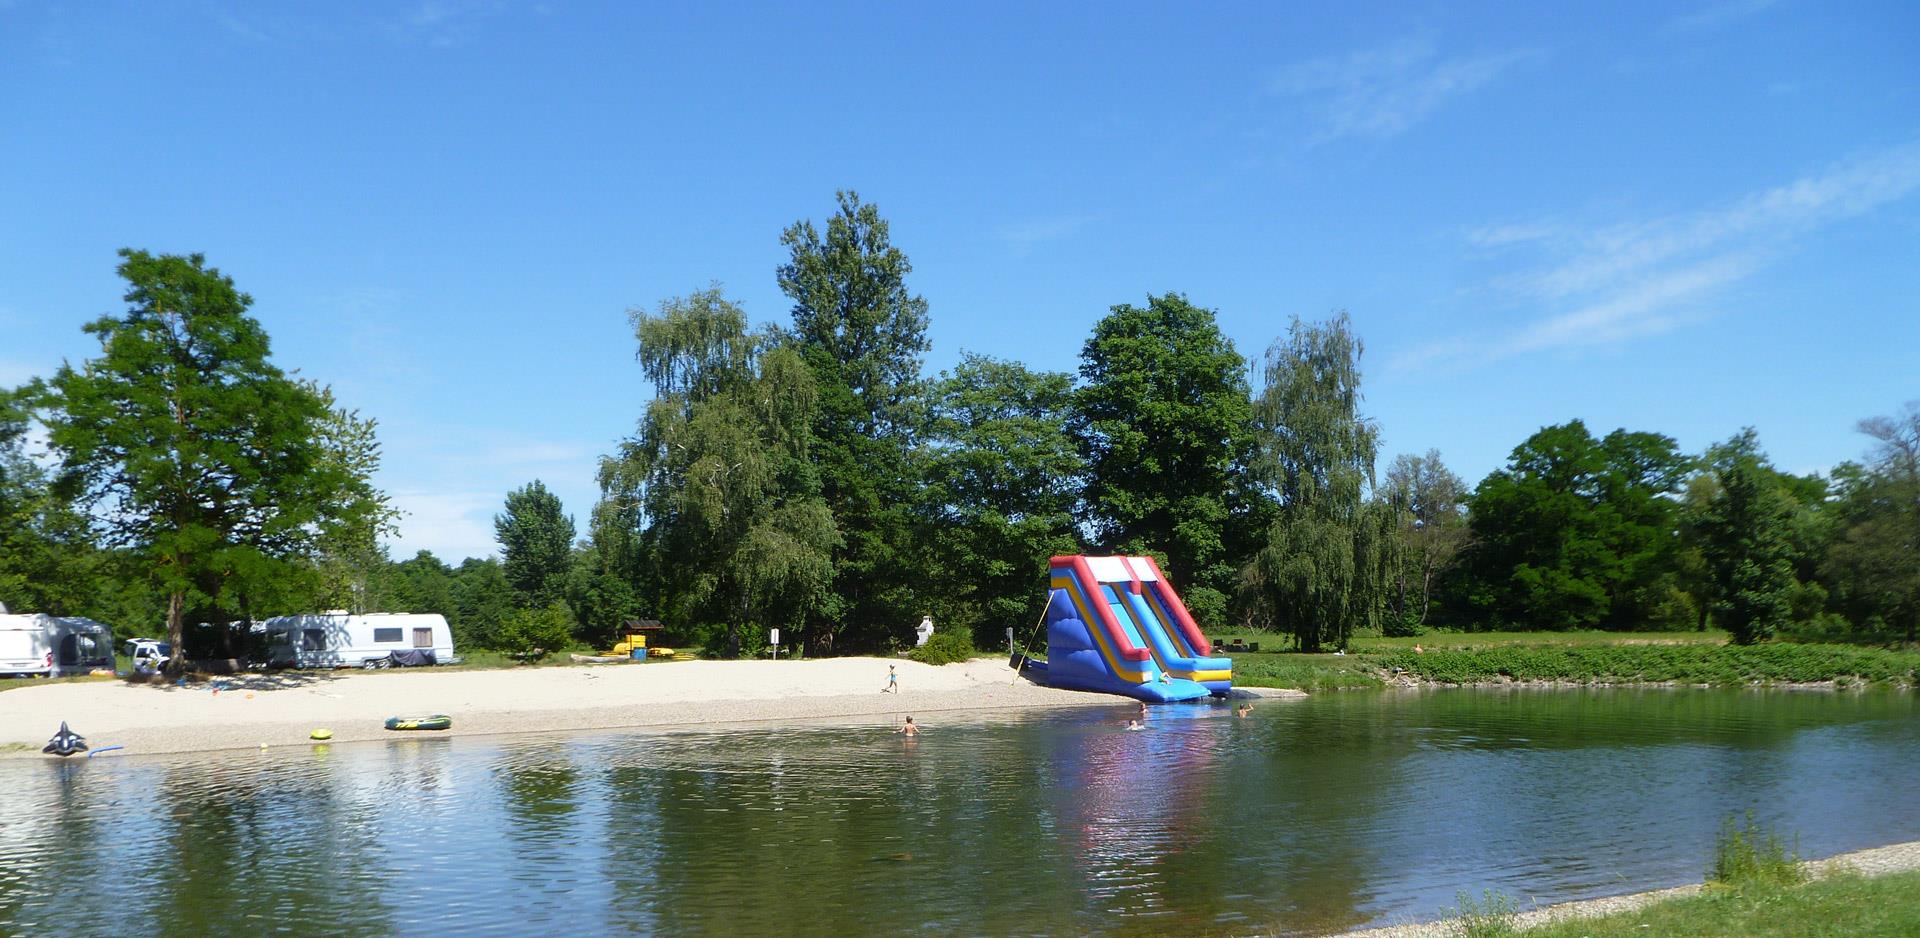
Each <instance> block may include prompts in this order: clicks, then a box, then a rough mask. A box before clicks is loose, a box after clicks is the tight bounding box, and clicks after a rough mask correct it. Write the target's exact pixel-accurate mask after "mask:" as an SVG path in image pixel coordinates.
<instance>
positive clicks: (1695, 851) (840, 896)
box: [0, 690, 1920, 938]
mask: <svg viewBox="0 0 1920 938" xmlns="http://www.w3.org/2000/svg"><path fill="white" fill-rule="evenodd" d="M1132 709H1133V708H1132V707H1131V706H1125V705H1116V706H1114V707H1112V708H1101V709H1091V710H1076V711H1066V712H1052V713H1045V714H1039V715H1030V716H1025V717H1005V716H1000V717H983V716H979V715H974V716H969V717H958V716H949V717H945V718H943V717H941V716H940V715H937V714H928V715H924V716H923V717H922V719H923V720H924V721H925V722H927V723H928V724H930V726H929V728H928V730H927V732H926V734H925V735H924V736H922V737H921V738H919V739H917V740H906V739H903V738H902V737H899V736H895V735H893V734H891V733H890V732H889V731H888V728H887V727H882V726H845V725H840V726H799V727H795V726H785V727H766V728H756V729H741V730H728V731H726V732H714V733H682V734H649V733H621V734H598V735H589V736H577V737H570V738H558V737H534V738H496V739H472V740H450V739H438V740H436V739H424V738H407V739H398V740H394V741H392V742H389V743H384V744H362V745H351V746H349V745H341V746H333V747H327V746H316V747H314V748H313V749H312V750H311V751H307V750H287V751H281V752H268V753H264V754H262V753H251V752H229V753H219V754H214V755H207V756H190V757H165V756H156V757H147V758H114V757H108V756H102V757H100V758H97V759H93V760H85V759H81V760H75V761H68V762H54V761H50V760H49V761H41V760H37V759H36V760H12V761H7V762H4V763H0V934H23V935H25V934H63V935H132V934H143V935H180V936H196V938H200V936H207V935H223V934H258V933H271V932H276V931H277V932H283V933H289V934H299V935H321V934H328V935H388V934H410V935H441V934H454V933H468V934H492V933H500V934H528V933H529V926H530V925H533V924H535V923H538V924H540V925H542V926H546V927H550V928H552V929H554V930H556V933H559V932H564V933H567V934H578V935H599V934H634V933H643V934H662V935H696V934H698V935H705V934H821V935H843V934H871V933H878V932H893V933H903V934H911V933H918V934H927V935H952V934H980V935H1012V934H1049V935H1052V934H1101V935H1157V934H1169V933H1176V932H1193V931H1196V930H1197V931H1200V932H1204V933H1208V934H1219V933H1227V934H1233V933H1252V932H1275V931H1277V932H1281V933H1302V934H1312V933H1323V932H1329V931H1337V930H1340V929H1344V928H1350V927H1356V926H1360V925H1364V924H1368V923H1379V922H1383V921H1401V920H1407V919H1413V918H1430V917H1433V916H1435V915H1437V914H1438V913H1439V912H1440V911H1441V910H1442V909H1444V908H1445V907H1446V906H1448V905H1451V904H1452V903H1453V902H1454V897H1455V895H1456V893H1457V892H1458V891H1459V890H1463V889H1464V890H1471V891H1474V892H1476V893H1477V892H1478V891H1479V890H1481V889H1497V890H1500V891H1502V892H1505V893H1507V894H1510V895H1513V896H1516V897H1520V898H1521V899H1522V900H1523V901H1529V900H1537V901H1540V902H1552V901H1560V900H1566V899H1574V898H1581V897H1589V896H1596V895H1606V894H1613V893H1620V892H1627V891H1633V890H1639V889H1646V888H1653V887H1658V886H1667V885H1674V884H1678V883H1683V882H1692V881H1696V880H1698V879H1699V878H1700V877H1701V875H1702V873H1703V872H1704V870H1705V867H1706V863H1707V858H1708V855H1709V854H1710V852H1711V849H1712V842H1713V836H1714V833H1715V831H1716V829H1717V828H1718V825H1719V823H1720V820H1721V819H1722V818H1723V817H1725V816H1726V815H1727V814H1728V813H1730V812H1743V811H1745V810H1747V809H1749V808H1751V809H1753V810H1754V811H1755V812H1756V815H1757V816H1758V817H1759V818H1761V819H1763V820H1766V821H1769V822H1771V823H1774V824H1776V825H1778V826H1779V827H1780V828H1781V829H1783V830H1787V831H1790V832H1797V833H1798V835H1799V838H1800V847H1801V850H1802V852H1804V853H1805V854H1807V855H1810V856H1814V855H1825V854H1830V853H1835V852H1840V851H1844V850H1850V849H1856V848H1860V847H1868V846H1876V845H1880V844H1886V843H1892V842H1897V841H1904V840H1916V839H1920V772H1915V771H1914V767H1915V765H1916V764H1920V720H1917V719H1916V718H1915V717H1916V713H1915V705H1914V701H1913V698H1912V697H1911V696H1908V695H1897V694H1876V695H1865V696H1861V695H1834V694H1825V693H1791V692H1775V693H1759V692H1707V691H1518V692H1513V691H1466V690H1461V691H1434V692H1426V693H1384V694H1378V693H1352V694H1344V695H1342V694H1329V695H1322V696H1317V697H1314V698H1312V699H1309V700H1304V701H1296V702H1270V703H1264V704H1261V705H1260V707H1259V709H1258V710H1256V711H1255V714H1254V716H1253V717H1251V718H1249V719H1244V720H1242V719H1236V718H1235V717H1234V716H1233V713H1232V711H1231V710H1230V709H1228V708H1227V707H1226V706H1224V705H1219V706H1215V705H1192V706H1170V707H1161V708H1158V709H1156V710H1155V711H1154V714H1153V718H1152V721H1151V726H1152V729H1151V730H1150V731H1148V732H1143V733H1130V732H1126V731H1125V730H1124V729H1122V727H1121V724H1122V723H1124V721H1125V720H1126V718H1127V717H1128V716H1129V715H1130V713H1131V711H1132ZM100 742H102V743H103V744H104V743H105V742H110V741H105V740H102V741H100Z"/></svg>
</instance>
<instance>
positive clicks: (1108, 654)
mask: <svg viewBox="0 0 1920 938" xmlns="http://www.w3.org/2000/svg"><path fill="white" fill-rule="evenodd" d="M1051 582H1052V585H1053V588H1054V589H1057V590H1066V591H1067V598H1068V599H1070V600H1072V601H1073V608H1074V609H1075V610H1077V611H1078V612H1079V613H1080V621H1081V622H1082V623H1083V624H1085V625H1086V627H1087V634H1088V635H1090V636H1092V637H1093V647H1095V648H1098V649H1100V657H1102V658H1104V659H1106V662H1107V667H1109V668H1112V669H1113V673H1114V674H1115V675H1117V676H1119V678H1120V679H1121V680H1123V681H1127V682H1129V683H1133V684H1145V683H1147V672H1146V671H1145V670H1132V669H1128V668H1126V667H1124V666H1122V665H1121V664H1120V661H1119V658H1120V656H1119V654H1118V652H1117V650H1116V649H1111V648H1108V647H1107V635H1106V634H1105V632H1106V629H1105V628H1103V627H1102V626H1101V625H1100V620H1098V619H1095V618H1094V617H1093V614H1092V613H1091V612H1089V611H1088V609H1087V607H1086V604H1085V603H1082V602H1081V601H1080V590H1079V589H1078V588H1076V587H1075V585H1074V582H1073V577H1071V576H1065V577H1054V578H1053V579H1052V581H1051ZM1088 601H1089V602H1091V600H1088ZM1147 654H1148V655H1149V656H1151V655H1152V654H1153V649H1151V648H1149V649H1147ZM1148 660H1152V659H1151V657H1149V659H1148Z"/></svg>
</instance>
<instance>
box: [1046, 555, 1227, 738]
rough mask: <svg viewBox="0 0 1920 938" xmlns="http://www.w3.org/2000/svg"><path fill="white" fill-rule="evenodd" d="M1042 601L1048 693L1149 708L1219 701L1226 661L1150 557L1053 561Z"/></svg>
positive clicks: (1224, 687)
mask: <svg viewBox="0 0 1920 938" xmlns="http://www.w3.org/2000/svg"><path fill="white" fill-rule="evenodd" d="M1050 565H1051V567H1052V571H1053V576H1052V584H1051V590H1050V591H1049V595H1048V598H1047V612H1046V617H1045V621H1046V624H1047V661H1046V663H1045V664H1044V665H1041V664H1039V663H1038V662H1034V663H1030V664H1029V665H1028V667H1029V668H1031V669H1032V670H1034V671H1035V672H1036V673H1035V676H1036V677H1039V678H1041V679H1042V680H1044V681H1045V683H1047V684H1048V685H1049V686H1052V687H1064V688H1068V689H1071V690H1089V691H1101V692H1104V693H1110V694H1124V695H1126V696H1128V697H1136V698H1139V699H1141V700H1146V701H1152V702H1155V703H1166V702H1171V701H1176V700H1197V699H1199V698H1202V697H1207V696H1209V695H1215V696H1225V695H1226V693H1227V691H1228V689H1230V688H1231V687H1232V686H1233V662H1232V660H1230V659H1227V658H1214V657H1211V656H1209V654H1208V652H1209V651H1211V648H1210V646H1209V645H1208V643H1207V638H1206V636H1205V635H1203V634H1201V632H1200V628H1199V626H1197V625H1195V624H1194V621H1193V617H1192V616H1191V615H1189V614H1188V613H1187V607H1186V604H1185V603H1182V602H1181V601H1180V596H1179V594H1178V593H1176V592H1174V589H1173V584H1172V583H1170V582H1168V581H1167V578H1166V576H1165V575H1163V574H1162V573H1161V572H1160V565H1159V564H1157V563H1155V562H1154V560H1153V558H1152V557H1087V556H1082V555H1078V554H1075V555H1072V556H1066V557H1055V558H1053V559H1052V561H1051V564H1050Z"/></svg>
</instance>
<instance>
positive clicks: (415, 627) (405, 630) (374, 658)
mask: <svg viewBox="0 0 1920 938" xmlns="http://www.w3.org/2000/svg"><path fill="white" fill-rule="evenodd" d="M264 628H265V630H266V633H267V663H268V664H269V665H272V666H275V667H295V668H357V667H362V666H366V665H369V664H374V663H378V662H381V661H384V660H385V659H386V657H387V656H388V655H390V654H392V653H394V652H396V651H402V652H405V651H427V652H432V653H433V659H434V661H435V662H436V663H438V664H452V663H454V662H456V661H457V660H458V659H457V658H455V657H454V655H453V633H452V632H451V631H449V630H448V629H447V619H446V617H445V616H442V615H437V614H417V613H408V612H375V613H368V614H366V615H349V614H348V613H346V612H340V611H335V612H325V613H319V614H314V615H297V616H275V617H273V618H271V619H268V620H267V621H266V623H265V626H264Z"/></svg>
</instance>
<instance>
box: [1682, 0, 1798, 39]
mask: <svg viewBox="0 0 1920 938" xmlns="http://www.w3.org/2000/svg"><path fill="white" fill-rule="evenodd" d="M1778 3H1779V0H1723V2H1721V3H1715V4H1711V5H1709V6H1705V7H1701V8H1700V9H1697V10H1694V11H1692V12H1689V13H1683V14H1681V15H1679V16H1676V17H1674V18H1672V19H1670V20H1667V22H1666V23H1665V24H1664V25H1663V26H1661V28H1660V31H1661V32H1662V33H1665V34H1667V35H1675V34H1678V33H1696V32H1703V31H1706V30H1710V29H1717V28H1719V27H1721V26H1725V25H1726V24H1728V23H1731V22H1734V21H1735V20H1742V19H1746V18H1747V17H1749V16H1753V15H1754V14H1756V13H1764V12H1766V11H1767V10H1769V9H1771V8H1773V7H1774V6H1776V5H1778Z"/></svg>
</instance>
